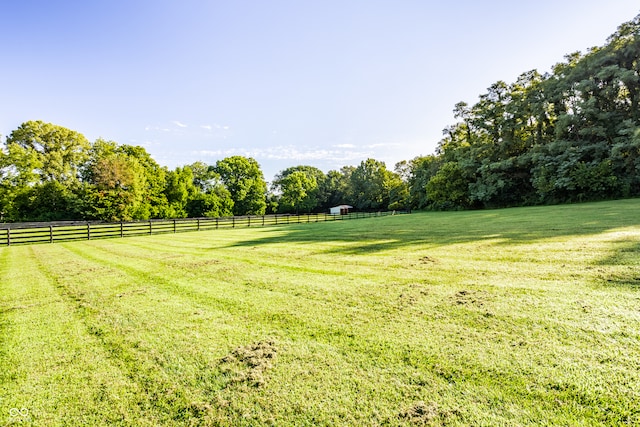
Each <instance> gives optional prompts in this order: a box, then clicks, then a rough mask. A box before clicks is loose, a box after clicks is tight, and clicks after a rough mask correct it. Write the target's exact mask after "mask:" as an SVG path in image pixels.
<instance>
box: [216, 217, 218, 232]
mask: <svg viewBox="0 0 640 427" xmlns="http://www.w3.org/2000/svg"><path fill="white" fill-rule="evenodd" d="M217 229H218V217H216V230H217Z"/></svg>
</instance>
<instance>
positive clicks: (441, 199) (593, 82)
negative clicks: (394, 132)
mask: <svg viewBox="0 0 640 427" xmlns="http://www.w3.org/2000/svg"><path fill="white" fill-rule="evenodd" d="M565 59H566V61H565V62H562V63H558V64H556V65H555V66H554V67H553V70H552V72H550V73H546V74H540V73H539V72H537V71H536V70H533V71H529V72H526V73H523V74H522V75H520V77H519V78H518V79H517V80H516V81H515V82H514V83H511V84H507V83H505V82H503V81H498V82H496V83H494V84H493V85H491V87H489V88H488V90H487V93H485V94H482V95H481V96H480V97H479V101H478V102H477V103H476V104H474V105H468V104H466V103H464V102H460V103H458V104H457V105H456V106H455V109H454V114H455V117H456V118H457V119H458V120H459V122H458V123H456V124H454V125H453V126H450V127H448V128H447V129H445V135H444V138H443V140H442V141H441V142H440V144H439V146H438V151H437V153H436V154H435V155H433V156H426V157H420V158H417V159H414V160H413V161H412V162H411V171H412V172H411V174H410V188H411V203H412V204H413V205H414V206H415V207H418V208H426V207H430V208H485V207H503V206H520V205H534V204H551V203H570V202H579V201H587V200H601V199H607V198H627V197H636V196H639V195H640V126H639V125H640V76H639V73H640V15H639V16H637V17H636V18H634V19H633V20H632V21H629V22H627V23H624V24H622V25H621V26H619V27H618V29H617V31H616V32H615V33H614V34H612V35H611V36H610V37H609V38H608V39H607V43H606V44H605V45H604V46H602V47H593V48H591V49H589V50H588V52H587V53H585V54H582V53H580V52H576V53H572V54H570V55H567V56H566V57H565Z"/></svg>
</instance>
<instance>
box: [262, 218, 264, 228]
mask: <svg viewBox="0 0 640 427" xmlns="http://www.w3.org/2000/svg"><path fill="white" fill-rule="evenodd" d="M262 226H263V227H264V215H262Z"/></svg>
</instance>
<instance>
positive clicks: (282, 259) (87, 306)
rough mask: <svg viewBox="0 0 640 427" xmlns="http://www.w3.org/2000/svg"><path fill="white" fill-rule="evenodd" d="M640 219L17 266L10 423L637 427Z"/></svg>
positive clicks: (11, 293)
mask: <svg viewBox="0 0 640 427" xmlns="http://www.w3.org/2000/svg"><path fill="white" fill-rule="evenodd" d="M639 208H640V200H628V201H619V202H605V203H595V204H584V205H570V206H556V207H535V208H522V209H520V208H519V209H506V210H495V211H478V212H455V213H417V214H412V215H403V216H396V217H385V218H372V219H366V220H362V221H353V222H337V223H326V224H324V223H318V224H301V225H292V226H288V227H278V228H275V227H274V228H264V229H234V230H217V231H206V232H194V233H185V234H179V235H163V236H147V237H139V238H128V239H115V240H101V241H88V242H75V243H57V244H53V245H34V246H17V247H10V248H3V249H0V424H1V423H5V424H7V425H13V424H16V423H20V425H29V424H31V425H53V426H58V425H59V426H63V425H69V426H75V425H122V426H125V425H142V426H145V425H147V426H157V425H175V426H182V425H229V426H232V425H233V426H235V425H246V426H253V425H278V426H282V425H295V426H303V425H309V426H311V425H314V426H315V425H415V424H426V425H594V426H595V425H637V424H639V423H640V216H638V212H639V211H640V209H639Z"/></svg>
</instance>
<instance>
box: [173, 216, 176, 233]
mask: <svg viewBox="0 0 640 427" xmlns="http://www.w3.org/2000/svg"><path fill="white" fill-rule="evenodd" d="M173 234H176V220H175V219H174V220H173Z"/></svg>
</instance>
